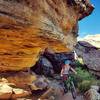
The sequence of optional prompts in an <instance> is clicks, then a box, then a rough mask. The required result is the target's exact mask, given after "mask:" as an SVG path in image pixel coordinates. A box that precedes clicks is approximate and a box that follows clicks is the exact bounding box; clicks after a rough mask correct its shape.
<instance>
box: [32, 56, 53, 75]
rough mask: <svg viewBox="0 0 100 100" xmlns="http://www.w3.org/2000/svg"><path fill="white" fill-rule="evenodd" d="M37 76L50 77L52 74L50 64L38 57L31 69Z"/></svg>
mask: <svg viewBox="0 0 100 100" xmlns="http://www.w3.org/2000/svg"><path fill="white" fill-rule="evenodd" d="M31 70H32V71H34V72H35V73H36V74H38V75H45V76H52V75H53V73H54V70H53V66H52V64H51V62H50V61H49V60H48V59H47V58H46V57H44V56H42V55H41V56H40V58H39V60H38V61H37V62H36V64H35V66H33V67H32V68H31Z"/></svg>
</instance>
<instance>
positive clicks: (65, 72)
mask: <svg viewBox="0 0 100 100" xmlns="http://www.w3.org/2000/svg"><path fill="white" fill-rule="evenodd" d="M70 63H71V61H70V60H65V62H64V65H63V66H62V70H61V77H62V80H63V83H64V92H65V93H67V91H68V89H67V84H66V83H67V79H68V75H69V71H70V70H71V71H72V72H74V73H75V74H77V72H76V71H75V70H74V69H73V68H72V67H71V66H70Z"/></svg>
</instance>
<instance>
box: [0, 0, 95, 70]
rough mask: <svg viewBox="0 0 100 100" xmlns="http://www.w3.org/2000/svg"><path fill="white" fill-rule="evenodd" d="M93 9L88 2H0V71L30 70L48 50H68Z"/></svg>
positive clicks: (59, 0) (35, 0)
mask: <svg viewBox="0 0 100 100" xmlns="http://www.w3.org/2000/svg"><path fill="white" fill-rule="evenodd" d="M93 9H94V7H93V6H92V5H90V3H89V1H88V0H86V1H85V0H81V1H80V0H77V1H76V0H0V71H1V72H3V71H19V70H23V69H27V68H28V67H31V66H32V65H34V64H35V63H36V61H37V60H38V55H39V52H40V51H43V50H44V49H45V48H47V47H51V48H53V49H54V50H55V51H56V52H62V51H63V52H69V51H71V50H72V49H73V46H74V45H75V44H76V37H77V32H78V20H80V19H82V18H84V17H86V16H88V15H89V14H91V12H92V11H93Z"/></svg>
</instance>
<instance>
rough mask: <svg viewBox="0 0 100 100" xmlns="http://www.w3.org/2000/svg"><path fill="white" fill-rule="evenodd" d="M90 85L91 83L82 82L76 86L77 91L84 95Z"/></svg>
mask: <svg viewBox="0 0 100 100" xmlns="http://www.w3.org/2000/svg"><path fill="white" fill-rule="evenodd" d="M91 85H92V83H91V81H88V80H84V81H82V82H81V83H79V84H78V89H79V90H80V92H81V93H84V92H86V91H87V90H89V89H90V87H91Z"/></svg>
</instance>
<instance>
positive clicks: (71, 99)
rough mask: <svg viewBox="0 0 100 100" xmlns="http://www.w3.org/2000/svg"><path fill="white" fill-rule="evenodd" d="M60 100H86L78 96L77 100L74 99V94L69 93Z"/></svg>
mask: <svg viewBox="0 0 100 100" xmlns="http://www.w3.org/2000/svg"><path fill="white" fill-rule="evenodd" d="M59 100H84V99H83V96H81V95H77V97H76V99H73V97H72V94H71V93H70V92H69V93H67V94H65V95H64V97H62V99H59Z"/></svg>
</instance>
